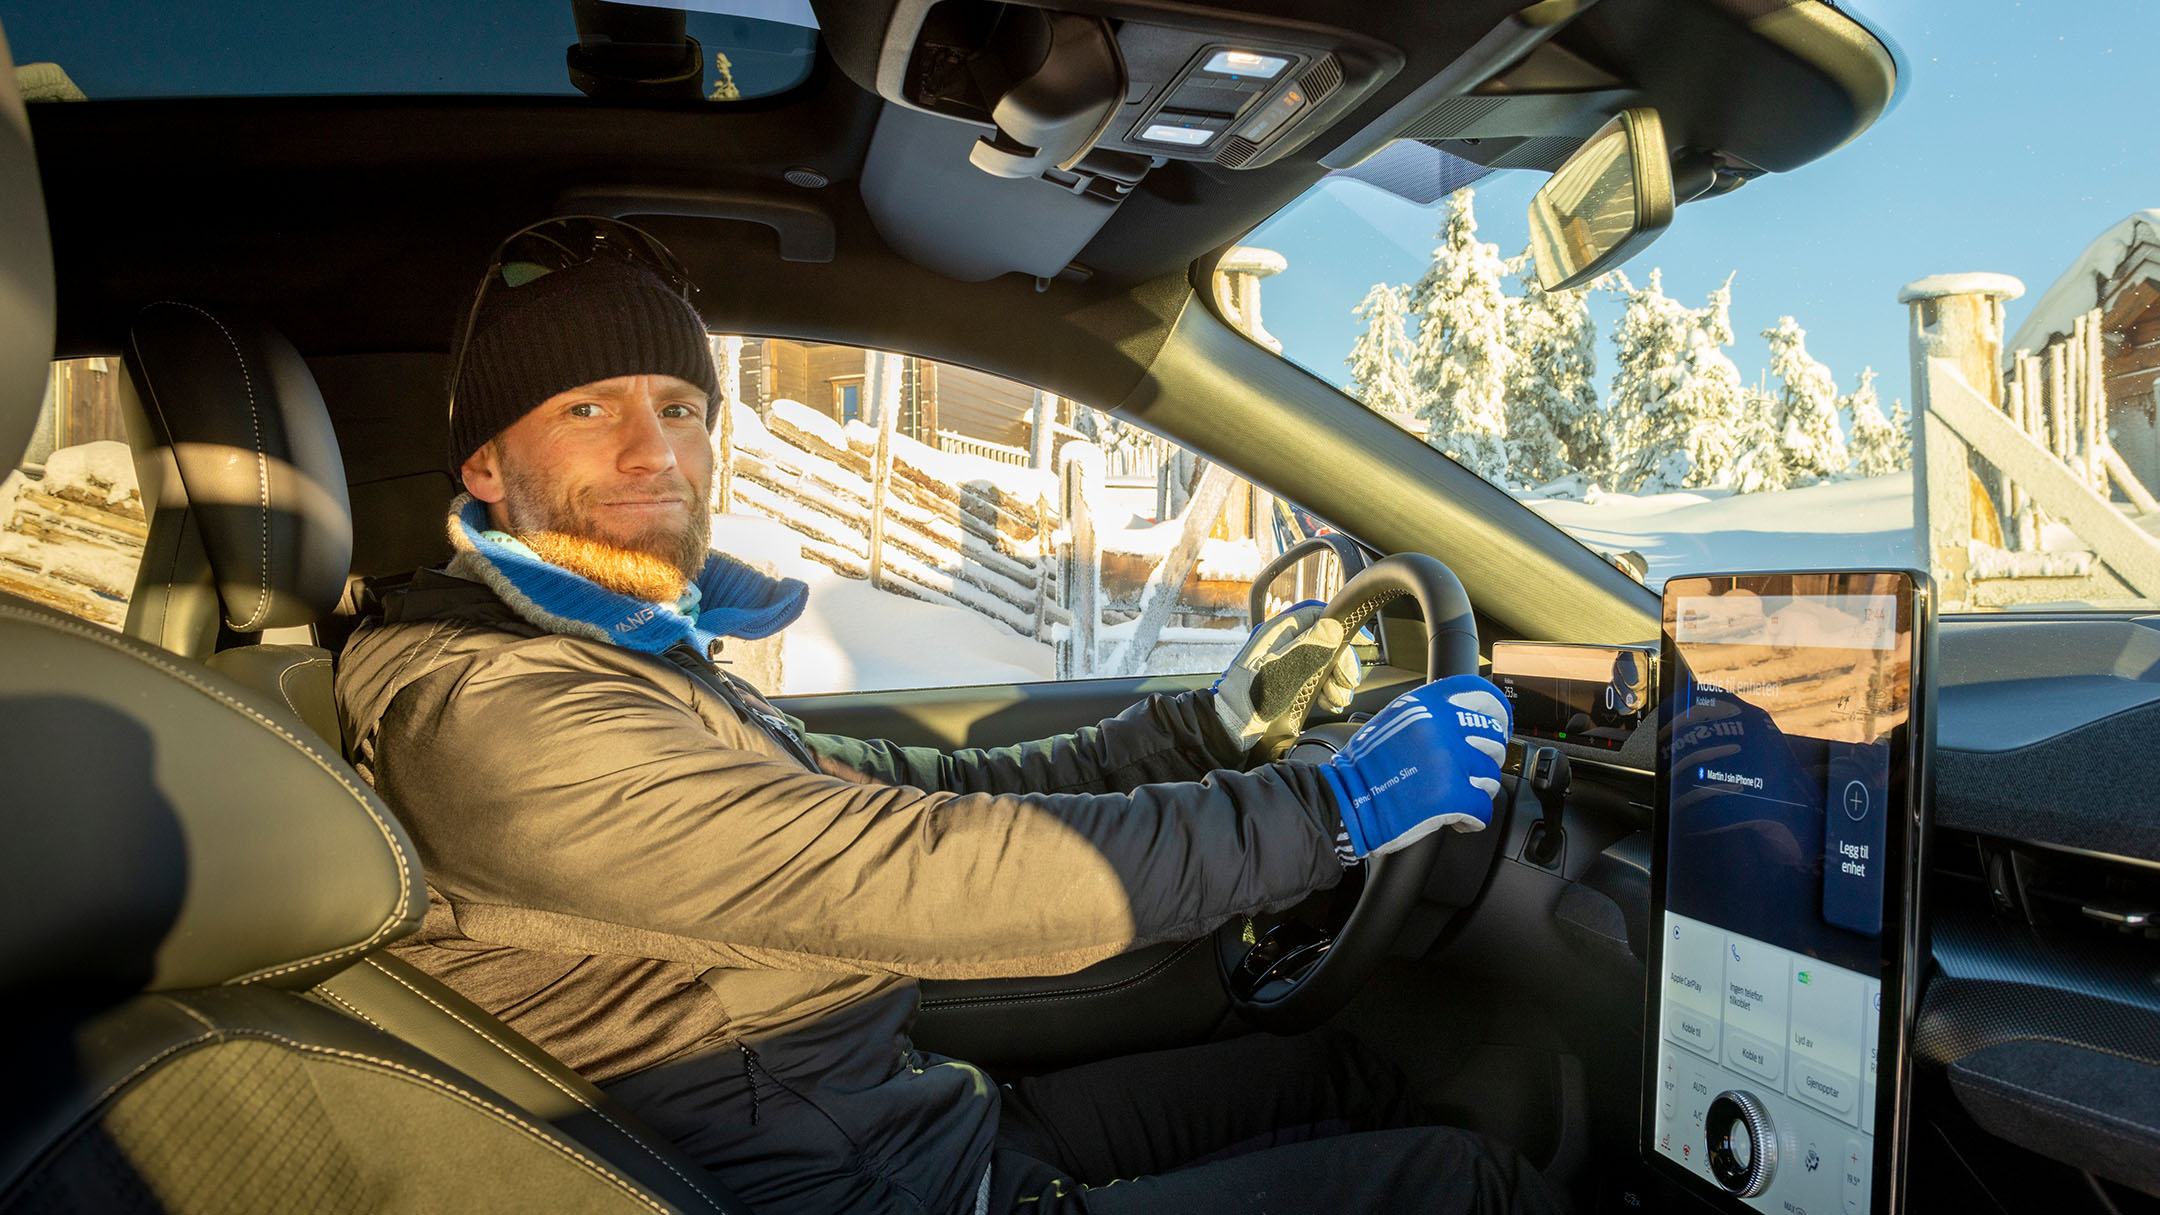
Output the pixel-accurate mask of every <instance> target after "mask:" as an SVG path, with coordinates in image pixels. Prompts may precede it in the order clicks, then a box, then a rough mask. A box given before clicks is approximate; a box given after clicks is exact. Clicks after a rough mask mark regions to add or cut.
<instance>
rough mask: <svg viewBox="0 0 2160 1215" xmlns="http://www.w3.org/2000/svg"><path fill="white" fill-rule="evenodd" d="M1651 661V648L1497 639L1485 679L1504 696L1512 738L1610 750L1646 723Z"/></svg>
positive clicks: (1653, 662)
mask: <svg viewBox="0 0 2160 1215" xmlns="http://www.w3.org/2000/svg"><path fill="white" fill-rule="evenodd" d="M1656 664H1657V650H1656V648H1655V647H1652V646H1618V645H1555V644H1547V643H1542V642H1521V641H1499V642H1494V643H1493V648H1492V681H1493V682H1494V683H1496V684H1498V685H1499V686H1500V690H1501V692H1503V693H1505V694H1506V696H1507V698H1508V708H1509V710H1510V711H1512V712H1513V714H1514V717H1515V733H1517V734H1519V735H1522V736H1524V737H1526V738H1549V739H1553V740H1555V741H1559V742H1569V743H1574V744H1575V745H1577V746H1582V747H1591V748H1595V749H1597V750H1601V751H1618V750H1619V749H1620V748H1621V746H1622V745H1623V744H1624V743H1626V742H1627V739H1628V735H1630V734H1632V733H1634V732H1635V728H1636V727H1637V726H1640V725H1642V724H1643V722H1645V721H1647V720H1649V717H1650V714H1651V711H1652V709H1653V707H1654V706H1653V705H1652V704H1651V694H1652V692H1653V690H1654V689H1655V688H1656V687H1657V674H1656Z"/></svg>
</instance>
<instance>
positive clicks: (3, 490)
mask: <svg viewBox="0 0 2160 1215" xmlns="http://www.w3.org/2000/svg"><path fill="white" fill-rule="evenodd" d="M125 374H126V373H125V372H124V371H122V370H121V367H120V360H118V359H109V358H89V359H66V360H63V361H61V362H57V363H54V364H53V368H52V378H51V379H50V380H49V381H48V383H47V385H46V393H45V406H44V409H43V410H42V411H41V412H40V413H39V415H38V423H37V431H36V433H35V434H34V435H33V436H32V437H31V440H30V447H29V451H28V453H27V455H26V457H25V459H24V460H23V462H22V464H21V465H19V466H17V467H16V468H15V469H14V470H13V471H12V472H10V473H8V475H7V478H6V480H4V481H0V591H6V592H8V593H10V594H14V595H20V596H22V597H23V598H25V599H29V600H32V601H34V602H37V603H42V604H45V605H47V606H48V607H54V608H58V609H60V610H61V611H64V612H68V613H71V614H73V615H76V616H80V617H82V618H83V619H85V620H92V621H95V622H97V623H98V624H102V625H105V626H106V627H108V628H112V629H118V628H119V627H120V626H121V625H122V624H123V623H124V622H125V621H126V619H127V604H128V596H129V595H130V594H131V593H133V591H134V587H135V568H136V567H137V566H138V565H140V564H142V551H143V540H144V537H145V536H147V535H148V533H149V527H148V525H147V523H146V522H145V517H144V514H143V502H142V494H141V493H140V492H139V491H138V490H137V488H136V484H135V458H134V455H133V454H132V453H131V452H130V451H129V448H128V444H127V433H126V430H125V428H124V426H123V425H122V422H121V411H120V401H121V390H122V387H123V385H122V383H121V377H122V376H123V375H125Z"/></svg>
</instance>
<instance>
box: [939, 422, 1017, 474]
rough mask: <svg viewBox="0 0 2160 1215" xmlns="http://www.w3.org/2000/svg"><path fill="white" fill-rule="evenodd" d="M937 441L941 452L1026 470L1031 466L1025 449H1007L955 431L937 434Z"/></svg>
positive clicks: (1001, 444) (942, 431) (1000, 444)
mask: <svg viewBox="0 0 2160 1215" xmlns="http://www.w3.org/2000/svg"><path fill="white" fill-rule="evenodd" d="M937 439H938V449H939V450H941V451H950V452H956V453H958V454H960V455H963V456H976V457H979V458H981V459H984V460H994V461H996V462H997V463H999V464H1010V465H1012V466H1013V467H1015V468H1027V467H1030V466H1031V465H1032V464H1033V459H1032V453H1030V452H1028V451H1027V450H1026V449H1025V448H1020V447H1008V446H1006V445H1005V444H1003V443H992V442H991V441H990V440H988V439H977V438H972V437H970V436H968V435H964V434H961V433H960V432H959V431H956V430H941V431H939V432H937Z"/></svg>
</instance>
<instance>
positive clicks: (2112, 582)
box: [1899, 274, 2160, 611]
mask: <svg viewBox="0 0 2160 1215" xmlns="http://www.w3.org/2000/svg"><path fill="white" fill-rule="evenodd" d="M2023 290H2024V288H2023V285H2022V284H2020V283H2018V281H2017V280H2016V279H2013V278H2009V277H2007V276H2004V275H1998V274H1963V275H1938V276H1935V277H1933V278H1928V279H1922V280H1920V281H1919V282H1916V283H1913V284H1910V285H1909V286H1907V287H1906V288H1905V289H1904V290H1903V291H1902V292H1900V294H1899V299H1900V300H1902V301H1903V302H1905V303H1906V304H1908V305H1910V306H1911V308H1912V358H1913V397H1914V401H1915V408H1914V409H1913V455H1914V464H1913V468H1914V478H1915V494H1914V504H1915V509H1914V511H1913V522H1914V528H1915V533H1916V534H1915V541H1916V544H1917V546H1918V550H1919V551H1920V552H1922V553H1925V554H1927V557H1928V560H1929V563H1930V567H1931V569H1932V571H1933V573H1934V575H1935V579H1936V583H1937V585H1938V588H1939V593H1940V599H1941V602H1942V606H1943V608H1944V609H1945V610H1952V611H1955V610H1959V609H1964V608H1973V607H2000V606H2008V605H2011V604H2019V603H2048V602H2058V601H2065V602H2072V601H2074V602H2084V603H2104V602H2109V601H2118V600H2140V599H2155V598H2160V540H2156V539H2155V537H2154V535H2153V533H2152V531H2150V530H2148V528H2155V527H2160V514H2156V513H2155V512H2154V509H2153V505H2154V504H2153V500H2152V497H2151V495H2150V494H2148V493H2146V492H2145V491H2144V487H2143V486H2141V485H2139V484H2138V483H2137V479H2136V478H2135V477H2134V476H2132V475H2131V473H2130V470H2129V469H2128V468H2127V467H2126V466H2123V462H2122V460H2121V459H2120V457H2118V456H2115V454H2114V452H2113V451H2112V449H2111V448H2110V446H2109V444H2108V439H2107V430H2106V417H2107V411H2106V402H2105V400H2104V398H2103V397H2102V395H2101V391H2100V387H2099V379H2100V377H2099V375H2098V365H2099V357H2098V356H2099V340H2100V339H2099V332H2098V325H2097V318H2096V317H2094V316H2092V315H2088V316H2086V317H2084V318H2081V319H2079V320H2078V322H2077V323H2076V325H2075V326H2074V327H2073V330H2072V333H2071V334H2070V336H2069V338H2068V340H2065V341H2062V342H2059V343H2056V344H2054V345H2052V346H2050V347H2048V348H2047V349H2046V350H2045V351H2043V352H2042V353H2041V354H2039V355H2034V354H2032V353H2030V352H2026V351H2020V352H2018V353H2017V355H2016V357H2015V358H2014V359H2013V360H2012V366H2011V370H2010V374H2009V375H2008V376H2004V375H2003V374H2002V373H2001V372H2000V371H1998V367H1999V366H2000V363H2001V351H2002V343H2003V302H2004V301H2005V300H2007V299H2015V298H2017V296H2018V295H2019V294H2020V293H2021V292H2022V291H2023ZM2111 480H2112V481H2115V482H2116V483H2117V484H2119V485H2121V487H2122V488H2123V489H2124V491H2125V494H2126V496H2127V497H2128V499H2129V502H2128V503H2127V504H2118V503H2116V502H2114V501H2113V500H2112V499H2111V495H2110V493H2109V482H2110V481H2111ZM2006 515H2007V516H2008V518H2007V519H2005V518H2004V516H2006ZM2005 523H2007V524H2008V527H2007V528H2006V527H2005V526H2004V525H2005ZM2050 523H2053V524H2059V525H2060V526H2062V527H2063V528H2066V529H2067V530H2068V531H2069V533H2071V534H2072V535H2074V536H2075V538H2076V544H2075V545H2074V546H2071V547H2065V546H2063V545H2062V544H2060V543H2058V544H2056V545H2055V546H2054V547H2052V548H2050V547H2049V546H2047V545H2045V544H2043V543H2042V540H2043V536H2042V532H2043V530H2044V529H2045V527H2046V526H2047V525H2048V524H2050Z"/></svg>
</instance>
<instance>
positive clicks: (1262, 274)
mask: <svg viewBox="0 0 2160 1215" xmlns="http://www.w3.org/2000/svg"><path fill="white" fill-rule="evenodd" d="M1215 268H1216V269H1218V270H1221V271H1224V272H1226V273H1229V274H1250V275H1252V276H1253V277H1254V278H1267V277H1268V276H1269V275H1274V274H1281V273H1282V272H1283V271H1284V270H1287V269H1289V268H1290V259H1288V258H1286V257H1284V256H1283V255H1282V254H1280V253H1277V252H1275V251H1274V250H1273V249H1262V248H1260V247H1258V246H1256V245H1238V246H1237V247H1235V248H1233V249H1231V250H1230V252H1228V253H1225V254H1223V258H1222V260H1221V261H1220V262H1217V263H1216V264H1215Z"/></svg>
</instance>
